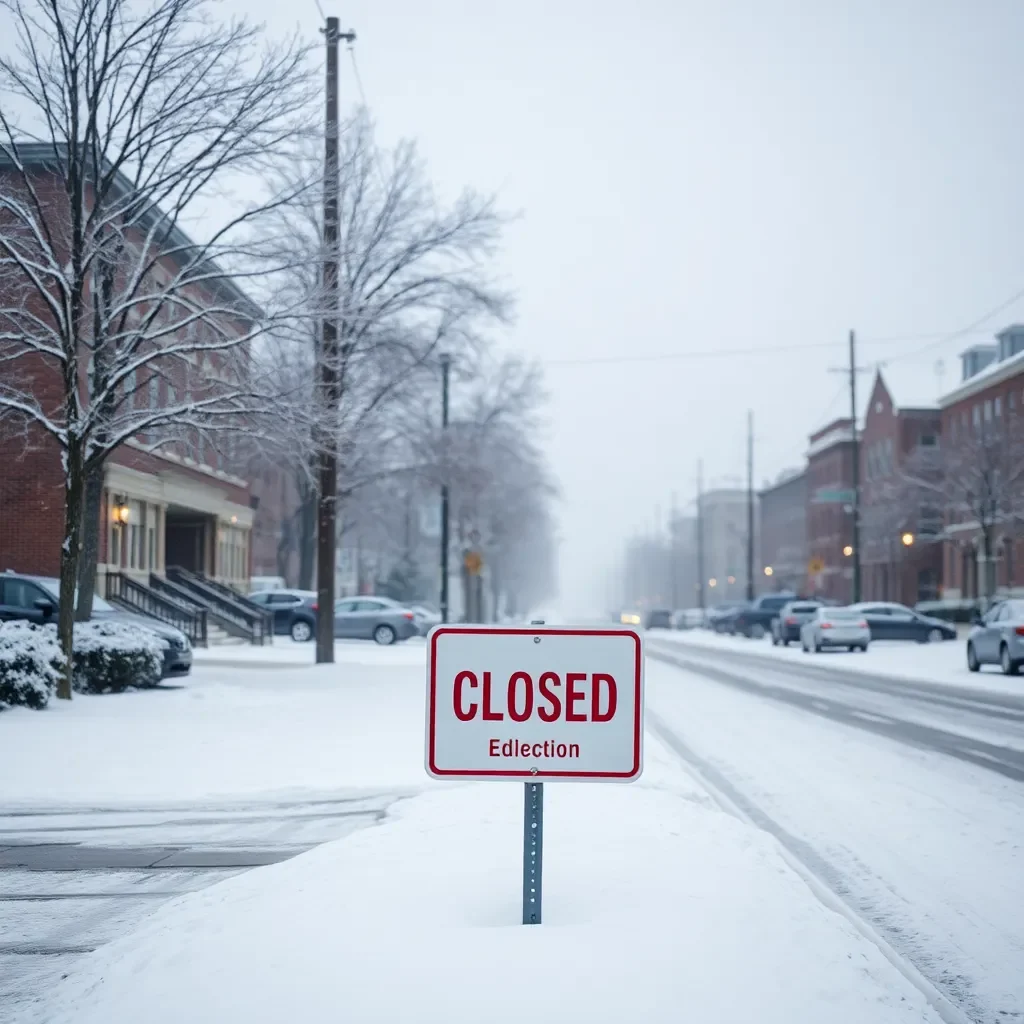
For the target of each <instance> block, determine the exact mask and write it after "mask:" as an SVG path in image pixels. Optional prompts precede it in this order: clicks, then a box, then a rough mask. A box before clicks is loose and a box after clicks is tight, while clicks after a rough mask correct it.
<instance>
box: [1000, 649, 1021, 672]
mask: <svg viewBox="0 0 1024 1024" xmlns="http://www.w3.org/2000/svg"><path fill="white" fill-rule="evenodd" d="M999 665H1000V667H1001V668H1002V670H1003V675H1004V676H1015V675H1016V674H1017V673H1018V672H1019V671H1020V665H1019V664H1017V662H1015V661H1014V660H1013V658H1011V657H1010V648H1009V647H1007V646H1006V644H1003V646H1002V649H1001V650H1000V651H999Z"/></svg>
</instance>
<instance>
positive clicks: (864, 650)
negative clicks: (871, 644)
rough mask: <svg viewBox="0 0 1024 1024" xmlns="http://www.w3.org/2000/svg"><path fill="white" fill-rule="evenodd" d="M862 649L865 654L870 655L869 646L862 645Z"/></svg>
mask: <svg viewBox="0 0 1024 1024" xmlns="http://www.w3.org/2000/svg"><path fill="white" fill-rule="evenodd" d="M860 649H861V651H863V653H864V654H867V653H868V645H867V644H861V645H860Z"/></svg>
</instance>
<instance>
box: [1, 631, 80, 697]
mask: <svg viewBox="0 0 1024 1024" xmlns="http://www.w3.org/2000/svg"><path fill="white" fill-rule="evenodd" d="M63 670H64V655H63V654H61V650H60V645H59V644H58V643H57V634H56V632H55V631H54V630H52V629H44V628H42V627H41V626H34V625H33V624H32V623H31V622H0V707H4V706H9V705H14V704H20V705H22V706H23V707H28V708H35V709H36V710H39V709H41V708H45V707H46V705H47V703H48V702H49V700H50V697H51V696H52V695H53V691H54V690H55V689H56V687H57V681H58V680H59V679H60V675H61V673H62V672H63Z"/></svg>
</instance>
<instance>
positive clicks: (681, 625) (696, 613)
mask: <svg viewBox="0 0 1024 1024" xmlns="http://www.w3.org/2000/svg"><path fill="white" fill-rule="evenodd" d="M703 625H704V611H703V609H701V608H680V609H679V611H676V612H673V613H672V628H673V629H699V628H700V627H701V626H703Z"/></svg>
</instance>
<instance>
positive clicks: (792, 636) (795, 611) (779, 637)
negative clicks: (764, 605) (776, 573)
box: [772, 601, 824, 647]
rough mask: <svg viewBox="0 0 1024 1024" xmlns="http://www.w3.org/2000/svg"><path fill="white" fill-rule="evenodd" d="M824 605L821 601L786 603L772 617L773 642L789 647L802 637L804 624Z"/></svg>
mask: <svg viewBox="0 0 1024 1024" xmlns="http://www.w3.org/2000/svg"><path fill="white" fill-rule="evenodd" d="M822 607H824V606H823V605H822V603H821V602H820V601H790V602H789V603H788V604H784V605H783V606H782V608H781V609H780V610H779V614H778V615H776V616H775V618H774V619H772V644H773V645H774V646H775V647H778V646H779V644H782V646H783V647H788V646H789V645H790V643H791V642H792V643H796V642H797V641H798V640H799V639H800V630H801V628H802V627H803V624H804V623H805V622H807V621H809V620H810V619H812V618H813V617H814V614H815V612H817V610H818V609H819V608H822Z"/></svg>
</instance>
